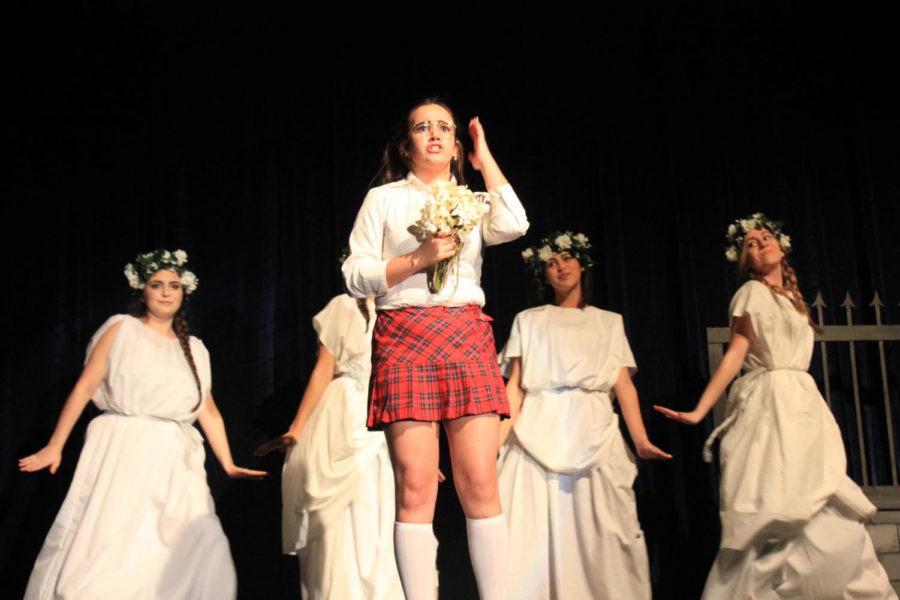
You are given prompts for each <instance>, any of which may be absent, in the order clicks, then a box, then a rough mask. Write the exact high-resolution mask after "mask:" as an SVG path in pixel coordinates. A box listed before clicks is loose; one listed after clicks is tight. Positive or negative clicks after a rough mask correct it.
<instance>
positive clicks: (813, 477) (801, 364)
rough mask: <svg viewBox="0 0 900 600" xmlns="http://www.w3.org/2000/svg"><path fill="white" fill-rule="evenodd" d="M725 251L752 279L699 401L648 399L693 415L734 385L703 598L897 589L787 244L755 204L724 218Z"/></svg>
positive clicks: (886, 594)
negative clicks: (874, 533) (717, 530)
mask: <svg viewBox="0 0 900 600" xmlns="http://www.w3.org/2000/svg"><path fill="white" fill-rule="evenodd" d="M726 238H727V243H728V246H727V248H726V251H725V256H726V258H727V259H728V260H730V261H732V262H737V267H738V273H739V275H741V276H742V277H744V278H746V279H748V280H749V281H747V282H746V283H745V284H744V285H743V286H742V287H741V288H740V289H739V290H738V291H737V293H736V294H735V295H734V298H732V300H731V307H730V309H729V314H730V316H731V341H730V343H729V346H728V351H727V352H726V353H725V356H724V357H723V358H722V363H721V364H720V365H719V367H718V368H717V369H716V372H715V373H714V374H713V376H712V379H711V380H710V382H709V384H708V385H707V386H706V390H705V391H704V392H703V394H702V395H701V396H700V400H699V402H697V406H696V408H694V410H692V411H690V412H680V411H676V410H672V409H670V408H664V407H661V406H658V407H655V408H656V410H658V411H659V412H661V413H663V414H664V415H665V416H666V417H668V418H670V419H673V420H675V421H679V422H681V423H686V424H688V425H694V424H697V423H699V422H700V421H701V420H703V418H704V417H705V416H706V414H707V413H708V412H709V411H710V409H711V408H712V407H713V405H714V404H715V403H716V401H717V400H718V398H719V397H720V396H721V395H722V394H723V393H724V392H725V388H726V387H727V386H728V384H729V383H730V382H731V380H732V379H734V378H735V376H736V375H738V374H739V373H740V371H741V369H742V368H743V369H744V371H745V373H744V374H743V375H742V376H741V377H739V378H738V380H737V381H736V382H735V383H734V385H733V386H731V391H730V392H729V394H728V405H727V409H726V417H725V419H724V421H723V422H722V423H721V424H720V425H719V426H718V427H717V428H716V429H715V431H713V434H712V435H711V436H710V438H709V440H708V441H707V443H706V447H705V448H704V459H705V460H707V461H709V460H711V452H710V448H711V446H712V443H713V442H714V441H715V439H716V438H717V437H719V436H721V438H722V441H721V445H720V448H719V454H720V460H721V466H722V475H721V482H720V502H721V507H720V511H719V512H720V515H721V519H722V540H721V544H720V548H719V553H718V555H717V556H716V560H715V563H714V564H713V566H712V570H711V571H710V573H709V576H708V578H707V580H706V588H705V590H704V593H703V598H705V599H707V600H716V599H723V600H725V599H727V600H732V599H740V598H788V597H790V598H806V599H810V600H812V599H815V600H820V599H824V598H897V595H896V594H895V593H894V591H893V589H892V588H891V585H890V583H889V581H888V578H887V575H886V574H885V572H884V569H883V568H882V567H881V565H880V564H879V562H878V559H877V558H876V557H875V551H874V549H873V547H872V540H871V539H870V538H869V535H868V533H867V532H866V529H865V526H864V525H863V521H865V520H867V519H868V518H869V517H871V516H872V515H873V514H874V513H875V507H874V506H873V505H872V503H871V502H869V500H868V499H867V498H866V496H865V495H864V494H863V493H862V490H860V488H859V486H857V485H856V484H855V483H854V482H853V481H852V480H851V479H850V478H849V477H848V476H847V463H846V457H845V453H844V444H843V442H842V440H841V434H840V430H839V429H838V426H837V424H836V423H835V420H834V417H833V416H832V414H831V411H830V410H829V409H828V406H827V405H826V404H825V401H824V400H823V398H822V395H821V394H820V393H819V390H818V388H817V387H816V383H815V381H814V380H813V378H812V377H810V375H809V373H807V369H808V368H809V362H810V359H811V357H812V351H813V330H814V329H815V328H816V326H815V325H814V323H813V321H812V318H811V316H810V312H809V307H808V306H807V304H806V302H805V301H804V300H803V296H802V294H801V293H800V289H799V287H798V285H797V276H796V274H795V273H794V270H793V269H792V268H791V266H790V264H788V261H787V258H786V257H785V254H786V253H787V252H789V251H790V249H791V246H790V238H789V237H788V236H787V235H785V234H784V233H782V231H781V227H780V224H779V223H776V222H773V221H770V220H769V219H768V218H767V217H766V216H765V215H764V214H762V213H755V214H753V215H751V216H749V217H747V218H744V219H737V220H736V221H735V222H734V223H732V224H731V225H730V226H729V227H728V232H727V236H726Z"/></svg>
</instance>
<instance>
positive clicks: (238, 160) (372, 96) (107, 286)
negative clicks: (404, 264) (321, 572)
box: [0, 2, 900, 599]
mask: <svg viewBox="0 0 900 600" xmlns="http://www.w3.org/2000/svg"><path fill="white" fill-rule="evenodd" d="M678 4H679V5H681V6H680V7H679V8H678V9H677V10H676V9H675V8H674V7H673V8H671V9H665V10H651V9H649V8H624V7H616V6H617V5H614V7H613V8H604V9H602V10H603V14H602V15H600V16H599V17H588V16H586V15H579V14H571V13H568V12H565V9H560V10H559V11H558V13H555V14H554V13H548V14H541V15H536V18H534V20H533V21H532V22H525V21H524V20H522V19H521V18H519V20H518V21H515V22H512V21H506V22H502V23H483V22H480V21H479V22H476V21H474V14H475V13H471V14H467V16H466V17H465V18H464V19H460V20H459V21H458V22H457V21H455V20H449V19H448V16H447V14H446V13H444V14H439V15H437V16H434V15H422V16H420V15H417V14H415V13H409V14H403V15H400V16H398V18H396V19H395V22H394V23H393V24H392V25H390V27H389V28H383V27H381V28H379V26H376V24H375V23H374V22H373V23H372V24H371V26H370V27H368V28H366V27H363V26H362V25H359V24H356V25H350V24H348V19H349V15H336V18H335V20H331V21H328V22H327V23H319V22H315V21H312V20H310V19H309V18H306V19H302V18H299V17H291V16H290V15H289V14H288V13H283V14H279V13H276V12H266V11H265V10H263V9H255V10H250V9H248V8H247V7H244V8H243V9H242V10H241V11H233V12H232V11H229V10H228V9H225V8H221V7H220V8H217V9H216V10H215V11H212V10H202V9H199V8H185V7H180V8H179V9H178V12H172V13H168V14H162V9H160V8H159V7H158V6H157V5H156V4H150V3H147V4H146V5H144V4H142V3H120V4H115V5H113V6H106V7H99V6H97V5H92V4H82V5H78V6H76V5H73V4H71V3H70V4H69V5H68V6H67V7H65V8H57V9H54V11H52V12H51V11H49V9H48V10H47V11H46V12H42V13H40V14H38V13H34V14H28V15H22V16H21V17H20V18H11V19H10V20H9V21H8V22H7V25H6V29H8V30H9V31H8V33H9V34H10V36H9V37H7V42H6V43H7V45H8V46H9V48H8V50H9V52H7V53H6V58H5V63H6V65H5V69H4V80H5V83H6V85H5V88H6V91H5V92H4V96H5V97H6V100H7V101H9V100H11V101H12V103H11V106H8V108H7V109H6V110H5V112H4V113H3V117H2V125H3V130H4V139H5V142H6V144H5V145H6V149H7V153H6V160H5V164H4V167H5V169H4V172H5V174H4V175H3V177H2V180H3V188H4V192H3V201H4V208H3V212H4V222H5V228H4V229H5V235H4V240H3V249H4V253H3V264H4V267H5V268H4V269H3V279H4V280H5V285H4V288H5V290H6V291H5V292H4V293H3V294H2V295H0V306H2V309H0V310H2V312H0V314H2V318H3V329H4V335H3V338H4V343H3V344H2V361H3V374H2V381H0V398H2V405H0V411H2V412H0V415H2V426H0V427H2V429H0V433H2V435H0V457H2V462H0V490H2V497H0V568H2V586H3V589H4V591H8V592H9V594H11V595H9V597H16V596H18V595H21V593H22V590H23V586H24V582H25V581H26V579H27V574H28V572H29V571H30V568H31V565H32V563H33V561H34V558H35V556H36V555H37V552H38V550H39V548H40V545H41V543H42V540H43V537H44V535H45V534H46V532H47V530H48V528H49V525H50V523H51V522H52V519H53V517H54V516H55V513H56V511H57V510H58V508H59V505H60V503H61V501H62V498H63V497H64V494H65V491H66V489H67V487H68V483H69V481H70V478H71V474H72V471H73V469H74V466H75V463H76V460H77V456H78V452H79V449H80V446H81V440H82V438H83V430H84V425H85V423H86V422H87V421H88V420H89V418H90V417H91V416H93V415H94V414H96V413H95V412H93V409H92V408H89V409H88V411H87V412H86V416H85V417H84V418H83V419H82V421H81V423H80V426H79V428H77V429H76V431H75V432H74V433H73V435H72V437H71V439H70V442H69V444H68V446H67V448H66V452H65V458H64V463H63V466H62V468H61V470H60V472H59V473H58V474H57V475H56V476H55V477H53V476H50V475H49V474H47V473H40V474H29V475H23V474H19V473H18V472H17V471H16V467H15V458H17V457H20V456H23V455H25V454H28V453H30V452H32V451H34V450H36V449H38V448H39V447H40V446H41V445H42V444H43V443H44V442H45V441H46V439H47V438H48V437H49V434H50V432H51V430H52V427H53V425H54V423H55V420H56V418H57V416H58V413H59V409H60V407H61V405H62V402H63V401H64V399H65V397H66V394H67V392H68V390H69V389H70V387H71V386H72V384H73V383H74V381H75V379H76V377H77V375H78V373H79V370H80V365H81V362H82V360H83V352H84V348H85V344H86V343H87V341H88V339H89V337H90V335H91V334H92V333H93V331H94V330H95V329H96V328H97V327H98V326H99V325H100V324H101V323H102V322H103V321H104V320H105V319H106V317H107V316H109V315H110V314H112V313H116V312H121V311H122V310H123V308H124V305H125V302H126V299H127V296H128V289H127V286H126V284H125V280H124V278H123V276H122V274H121V271H122V267H123V265H124V264H125V263H126V262H127V261H129V260H131V258H132V257H133V256H134V254H135V253H137V252H138V251H145V250H149V249H153V248H156V247H167V248H170V249H175V248H183V249H185V250H187V251H188V252H189V253H190V255H191V264H192V268H194V270H195V271H196V272H197V273H198V275H199V277H200V288H199V291H198V293H197V294H196V297H195V299H194V300H193V301H192V307H191V311H192V323H193V331H194V333H195V334H196V335H198V336H199V337H200V338H202V339H203V340H204V342H205V343H206V345H207V346H208V347H209V349H210V352H211V354H212V362H213V371H214V389H215V393H216V398H217V401H218V403H219V405H220V407H221V409H222V411H223V413H224V415H225V419H226V423H227V425H228V431H229V437H230V440H231V445H232V448H233V451H234V454H235V457H236V460H237V462H238V463H239V464H241V465H245V466H261V467H264V468H266V469H269V470H270V471H272V472H273V476H272V477H270V478H269V480H267V481H265V482H263V483H250V482H233V481H229V480H227V478H225V477H224V475H223V473H222V471H221V469H220V467H219V466H218V465H217V464H216V463H215V461H214V460H210V461H209V462H208V463H207V470H208V472H209V480H210V486H211V488H212V491H213V495H214V497H215V499H216V503H217V510H218V512H219V515H220V517H221V519H222V522H223V525H224V527H225V531H226V533H227V534H228V536H229V539H230V541H231V544H232V550H233V553H234V557H235V561H236V564H237V568H238V575H239V579H240V591H241V597H243V598H256V597H267V598H294V597H297V595H298V591H297V567H296V563H295V561H294V560H293V559H292V558H288V557H283V556H280V555H279V549H280V544H279V519H280V496H279V485H280V483H279V481H278V479H279V478H278V476H277V473H278V470H279V468H280V458H277V457H273V458H271V459H266V460H262V461H260V460H257V459H255V458H254V457H253V456H252V449H253V448H254V447H255V446H256V445H257V444H259V443H260V442H262V441H264V440H266V439H268V438H270V437H272V436H274V435H277V434H279V433H281V432H283V431H284V430H285V428H286V427H287V425H288V423H289V422H290V419H291V415H292V414H293V411H294V410H295V408H296V403H297V400H298V398H299V396H300V394H301V392H302V388H303V385H304V382H305V379H306V377H307V375H308V373H309V371H310V369H311V367H312V364H313V361H314V352H315V345H316V342H315V337H314V334H313V331H312V328H311V326H310V319H311V318H312V316H313V315H314V314H315V313H316V312H317V311H318V310H320V309H321V308H322V307H323V306H324V305H325V303H326V302H327V300H328V299H329V298H330V297H332V296H333V295H335V294H337V293H339V292H340V291H341V281H340V277H339V272H338V264H337V262H336V257H337V255H338V252H339V250H340V249H341V248H342V247H343V246H344V245H345V244H346V238H347V235H348V233H349V230H350V227H351V225H352V222H353V218H354V216H355V213H356V210H357V208H358V206H359V204H360V201H361V199H362V197H363V195H364V194H365V191H366V189H367V185H368V182H369V180H370V178H371V177H372V176H373V174H374V172H375V169H376V166H377V159H378V155H379V152H380V150H381V148H382V144H383V143H384V141H385V139H386V137H387V134H388V131H389V129H390V126H391V124H392V121H393V120H394V119H395V118H396V117H398V116H399V115H400V114H402V112H403V110H404V109H405V108H406V107H408V106H409V105H410V104H411V103H413V102H415V101H416V100H418V99H419V98H421V97H423V96H426V95H431V94H433V93H439V94H442V95H445V96H446V97H448V98H449V100H450V101H451V103H452V104H453V105H454V106H455V107H456V111H457V115H458V117H459V118H460V120H467V119H468V118H469V117H471V116H475V115H480V117H481V119H482V122H483V123H484V125H485V127H486V131H487V137H488V140H489V142H490V144H491V148H492V150H493V152H494V154H495V156H496V157H497V159H498V161H499V163H500V165H501V167H502V168H503V170H504V172H505V173H506V175H507V176H508V177H509V179H510V181H512V182H513V184H514V186H515V187H516V190H517V192H518V194H519V196H520V197H521V199H522V201H523V203H524V204H525V206H526V208H527V210H528V212H529V217H530V220H531V223H532V230H531V232H529V236H528V238H526V240H524V241H517V242H514V243H511V244H507V245H505V246H502V247H498V248H491V249H488V250H487V252H486V257H485V267H484V275H483V285H484V288H485V290H486V293H487V298H488V304H487V307H486V309H487V311H488V312H489V313H490V314H492V315H493V316H494V317H495V318H496V322H495V326H496V327H495V331H496V335H497V341H498V344H501V345H502V344H503V342H504V341H505V339H506V337H507V332H508V329H509V326H510V324H511V322H512V319H513V316H514V315H515V313H516V312H517V311H519V310H522V309H524V308H527V307H528V306H531V305H533V304H534V303H536V301H537V300H536V298H535V297H534V295H533V293H532V292H531V290H530V287H529V281H528V279H527V277H526V276H525V275H524V274H523V273H522V272H521V269H520V262H519V258H518V253H519V252H520V251H521V250H522V249H523V248H524V247H525V246H526V245H527V244H528V243H531V242H532V241H533V240H534V238H535V237H537V236H539V235H541V234H542V233H544V232H546V231H547V230H549V229H552V228H557V227H560V228H571V229H574V230H576V231H582V232H584V233H586V234H587V235H589V236H590V237H591V239H592V240H593V242H594V245H595V257H596V259H597V262H598V264H597V266H596V267H595V283H596V289H595V296H594V297H595V304H597V305H598V306H600V307H603V308H607V309H610V310H614V311H617V312H621V313H622V314H623V315H624V317H625V323H626V328H627V333H628V335H629V338H630V340H631V344H632V348H633V350H634V353H635V356H636V358H637V362H638V365H639V368H640V372H639V374H638V376H637V377H636V385H637V387H638V390H639V393H640V395H641V399H642V404H643V405H644V413H645V419H646V421H647V425H648V428H649V431H650V434H651V437H652V439H653V440H654V441H655V442H656V443H657V444H658V445H660V446H661V447H663V448H665V449H668V450H670V451H671V452H672V453H673V454H674V455H675V459H674V460H673V461H672V462H671V463H667V464H660V463H654V464H641V474H640V476H639V478H638V481H637V484H636V489H637V491H638V503H639V509H640V516H641V522H642V525H643V527H644V529H645V531H646V534H647V540H648V547H649V550H650V560H651V567H652V576H653V583H654V590H655V594H656V597H657V598H672V599H676V598H677V599H682V598H693V597H697V596H698V594H699V590H700V589H701V588H702V584H703V580H704V578H705V574H706V570H707V569H708V566H709V564H710V562H711V560H712V557H713V555H714V553H715V550H716V546H717V541H718V534H719V531H718V516H717V509H716V507H717V497H716V486H717V480H716V473H715V470H714V469H713V468H710V467H708V466H706V465H704V464H703V463H702V462H701V460H700V447H701V445H702V442H703V439H704V437H705V435H706V434H707V433H708V430H709V427H708V425H704V426H701V427H698V428H693V429H690V428H683V427H679V426H675V425H673V424H670V423H668V422H665V421H664V420H663V419H661V418H659V417H657V416H656V415H655V414H653V413H652V411H649V410H648V408H649V406H650V405H651V404H655V403H659V404H667V405H670V406H674V407H677V408H688V407H691V406H692V405H693V403H694V402H695V399H696V398H697V397H698V395H699V393H700V392H701V391H702V388H703V385H704V380H705V379H706V378H707V377H708V372H707V367H706V360H707V356H706V351H705V337H704V336H705V331H704V328H705V327H706V326H709V325H716V326H720V325H724V324H726V320H725V314H726V308H727V304H728V300H729V298H730V296H731V294H732V293H733V292H734V290H735V289H736V282H735V280H734V276H733V274H732V271H731V268H730V266H729V265H728V264H727V263H726V262H725V261H724V259H723V235H722V234H723V229H724V227H725V225H726V224H727V223H728V222H729V221H730V220H731V219H732V218H734V217H736V216H741V215H743V214H746V213H748V212H752V211H757V210H761V211H764V212H766V213H767V214H769V215H772V216H777V217H782V218H783V219H784V220H785V222H786V230H787V231H788V232H789V233H790V234H791V235H792V236H793V239H794V244H795V247H796V252H795V254H794V255H793V257H792V259H793V262H794V265H795V267H796V268H797V271H798V273H799V276H800V281H801V286H802V287H803V289H804V290H805V291H806V292H807V295H810V294H811V293H814V292H815V291H817V290H821V291H822V293H823V296H824V298H825V301H826V302H827V303H828V305H829V309H828V310H827V311H826V314H827V315H828V316H827V319H828V322H836V321H837V316H836V315H838V314H840V313H841V311H842V309H841V308H840V307H839V303H840V301H841V299H842V297H843V294H844V292H845V291H846V290H849V291H850V292H851V293H852V294H854V297H855V298H856V300H857V304H865V303H867V302H868V299H869V298H871V294H872V292H873V291H876V290H877V291H879V292H880V293H881V295H882V297H884V298H885V299H886V304H887V308H886V313H885V314H886V318H885V320H886V321H887V322H894V323H896V322H897V301H898V300H900V282H898V279H897V277H896V276H895V273H896V272H897V268H898V266H900V252H898V247H897V244H896V239H895V238H896V231H897V226H898V224H900V221H898V211H900V209H898V208H897V193H898V190H900V169H898V160H897V159H898V153H897V143H896V140H897V138H898V133H900V120H898V117H897V111H896V106H897V96H896V94H894V92H893V79H894V78H895V75H896V68H895V64H894V61H895V59H896V56H895V55H894V54H895V53H894V52H893V46H894V43H893V42H892V39H893V38H892V37H889V35H888V32H887V31H886V30H885V29H884V28H882V27H881V26H880V23H881V22H883V21H884V16H883V15H874V14H862V13H850V14H847V13H842V14H822V13H820V12H814V11H813V10H811V9H808V8H806V7H805V6H804V5H802V4H798V3H792V2H752V3H746V6H740V3H738V4H735V5H733V6H732V4H731V3H728V5H729V6H730V8H726V7H725V6H726V5H725V4H723V3H711V5H710V6H707V5H705V4H702V3H685V4H684V5H682V3H678ZM248 10H250V12H247V11H248ZM548 10H550V9H548ZM817 10H821V9H820V8H819V9H817ZM354 18H357V19H359V18H361V17H359V16H358V15H357V16H355V17H354ZM891 35H893V34H891ZM470 175H471V177H470V179H471V181H470V183H472V184H474V186H475V187H480V183H481V182H480V178H479V177H478V176H477V174H475V173H474V172H472V173H470ZM860 300H865V302H860ZM892 318H893V320H891V319H892ZM860 319H861V320H863V321H865V322H872V317H871V314H870V313H869V312H866V311H862V312H861V313H860V315H858V316H857V320H860ZM891 364H892V366H891V369H892V377H894V376H895V373H896V366H897V365H896V360H894V361H893V362H892V363H891ZM444 470H445V472H449V465H445V466H444ZM439 504H440V506H439V516H438V520H437V523H436V528H437V533H438V536H439V537H440V539H441V550H440V559H439V560H440V569H441V572H442V583H443V588H442V589H443V591H444V592H445V594H446V596H447V597H451V598H467V597H473V595H474V591H473V590H474V584H473V582H472V578H471V572H470V571H469V568H468V557H467V553H466V551H465V540H464V537H465V536H464V525H463V520H462V519H463V518H462V515H461V511H460V510H459V507H458V505H457V504H456V501H455V498H454V494H453V492H452V487H451V485H450V484H445V485H444V486H443V487H442V491H441V498H440V501H439ZM7 595H8V594H4V596H7Z"/></svg>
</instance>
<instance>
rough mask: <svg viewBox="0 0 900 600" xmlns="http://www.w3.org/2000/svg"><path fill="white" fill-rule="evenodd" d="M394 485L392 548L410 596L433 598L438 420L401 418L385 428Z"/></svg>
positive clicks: (420, 599) (412, 599) (423, 599)
mask: <svg viewBox="0 0 900 600" xmlns="http://www.w3.org/2000/svg"><path fill="white" fill-rule="evenodd" d="M385 433H386V435H387V440H388V446H389V447H390V450H391V462H392V463H393V466H394V480H395V485H396V490H397V522H396V523H395V525H394V553H395V555H396V558H397V570H398V571H399V573H400V581H401V583H402V584H403V593H404V594H405V595H406V598H407V599H408V600H432V599H435V600H436V598H437V588H436V585H435V583H436V581H435V580H436V575H437V572H436V564H437V540H436V539H435V537H434V533H433V531H432V526H431V523H432V521H433V520H434V505H435V502H436V501H437V488H438V459H439V449H438V425H437V423H428V422H419V421H400V422H397V423H391V424H390V425H388V426H387V427H386V430H385Z"/></svg>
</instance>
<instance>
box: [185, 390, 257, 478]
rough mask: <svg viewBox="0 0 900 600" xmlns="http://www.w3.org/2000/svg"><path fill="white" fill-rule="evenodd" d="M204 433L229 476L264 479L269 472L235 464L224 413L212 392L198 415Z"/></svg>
mask: <svg viewBox="0 0 900 600" xmlns="http://www.w3.org/2000/svg"><path fill="white" fill-rule="evenodd" d="M197 421H199V422H200V427H202V428H203V433H205V434H206V440H207V441H208V442H209V446H210V448H212V451H213V454H215V455H216V458H217V459H219V464H220V465H222V468H223V469H224V470H225V472H226V473H227V474H228V476H229V477H233V478H238V479H262V478H263V477H265V476H266V475H268V473H266V472H265V471H256V470H253V469H245V468H243V467H238V466H235V464H234V460H233V459H232V458H231V447H230V446H229V445H228V436H227V435H226V433H225V421H224V419H222V413H221V412H219V407H218V406H216V402H215V400H213V397H212V394H210V395H209V397H208V398H207V399H206V402H204V403H203V408H201V409H200V414H199V415H198V416H197Z"/></svg>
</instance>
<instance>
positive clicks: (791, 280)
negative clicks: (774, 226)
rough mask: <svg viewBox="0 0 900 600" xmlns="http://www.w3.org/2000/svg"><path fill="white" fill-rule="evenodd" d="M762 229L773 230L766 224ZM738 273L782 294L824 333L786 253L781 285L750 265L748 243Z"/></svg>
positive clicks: (739, 261)
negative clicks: (772, 282)
mask: <svg viewBox="0 0 900 600" xmlns="http://www.w3.org/2000/svg"><path fill="white" fill-rule="evenodd" d="M760 229H766V230H767V231H770V232H771V231H772V230H771V229H769V228H768V227H765V226H763V227H761V228H760ZM737 273H738V276H739V277H742V278H744V279H752V280H754V281H758V282H760V283H761V284H763V285H765V286H766V287H767V288H769V291H770V292H772V296H776V295H781V296H784V297H785V298H787V299H788V300H790V302H791V304H793V306H794V308H795V309H796V310H797V312H798V313H800V314H801V315H803V316H804V317H806V320H807V321H809V325H810V327H812V328H813V330H815V331H816V333H822V331H823V328H822V326H821V325H818V324H817V323H816V322H815V321H813V318H812V313H811V312H810V310H809V305H808V304H807V303H806V300H805V299H804V298H803V293H802V292H801V291H800V284H799V282H798V281H797V272H796V271H794V268H793V267H792V266H791V264H790V263H789V262H788V259H787V256H786V255H785V256H783V257H782V258H781V285H772V284H771V283H769V282H768V281H766V278H765V277H763V276H762V275H761V274H760V273H757V272H756V271H754V270H753V269H752V268H751V267H750V261H749V260H748V258H747V245H746V243H745V244H744V246H743V247H742V248H741V255H740V256H739V257H738V262H737Z"/></svg>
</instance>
